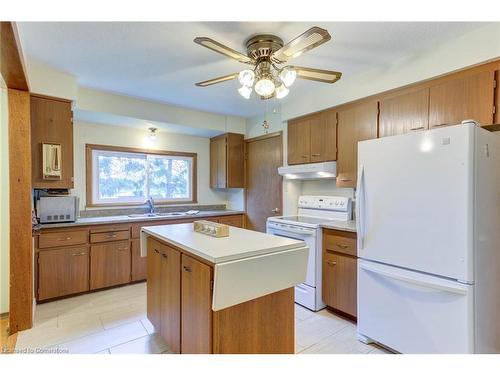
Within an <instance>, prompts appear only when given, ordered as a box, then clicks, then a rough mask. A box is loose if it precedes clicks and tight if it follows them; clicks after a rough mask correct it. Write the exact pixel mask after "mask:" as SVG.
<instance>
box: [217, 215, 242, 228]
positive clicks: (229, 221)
mask: <svg viewBox="0 0 500 375" xmlns="http://www.w3.org/2000/svg"><path fill="white" fill-rule="evenodd" d="M219 223H221V224H226V225H231V226H233V227H238V228H242V227H243V218H242V217H241V215H235V216H221V217H219Z"/></svg>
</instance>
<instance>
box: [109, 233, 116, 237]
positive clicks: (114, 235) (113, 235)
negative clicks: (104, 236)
mask: <svg viewBox="0 0 500 375" xmlns="http://www.w3.org/2000/svg"><path fill="white" fill-rule="evenodd" d="M108 238H116V234H111V233H110V234H108Z"/></svg>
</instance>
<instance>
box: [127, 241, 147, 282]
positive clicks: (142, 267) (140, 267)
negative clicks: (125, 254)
mask: <svg viewBox="0 0 500 375" xmlns="http://www.w3.org/2000/svg"><path fill="white" fill-rule="evenodd" d="M130 252H131V254H130V256H131V260H130V266H131V268H132V271H131V279H132V281H140V280H146V275H147V273H148V262H147V257H141V240H139V239H137V240H132V241H130Z"/></svg>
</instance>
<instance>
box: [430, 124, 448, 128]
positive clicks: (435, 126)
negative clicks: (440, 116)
mask: <svg viewBox="0 0 500 375" xmlns="http://www.w3.org/2000/svg"><path fill="white" fill-rule="evenodd" d="M446 125H448V124H436V125H432V126H433V127H434V128H437V127H439V126H446Z"/></svg>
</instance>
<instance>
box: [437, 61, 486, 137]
mask: <svg viewBox="0 0 500 375" xmlns="http://www.w3.org/2000/svg"><path fill="white" fill-rule="evenodd" d="M494 75H495V73H494V72H493V71H489V72H481V73H477V74H474V75H470V76H466V77H462V78H457V79H453V80H450V81H446V82H444V83H442V84H439V85H436V86H432V87H431V88H430V94H429V127H430V128H433V127H436V126H445V125H454V124H459V123H460V122H462V121H463V120H466V119H473V120H476V121H478V122H479V123H480V124H481V125H490V124H492V123H493V106H494V91H495V89H494V80H495V76H494Z"/></svg>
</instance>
